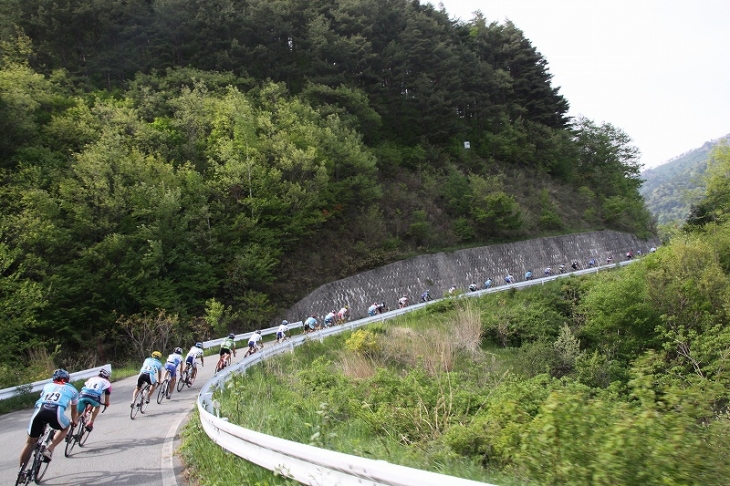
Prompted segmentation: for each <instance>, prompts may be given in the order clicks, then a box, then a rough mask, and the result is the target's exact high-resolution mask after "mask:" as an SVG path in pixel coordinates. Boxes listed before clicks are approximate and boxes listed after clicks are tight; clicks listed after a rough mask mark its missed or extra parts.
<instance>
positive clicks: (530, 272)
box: [525, 270, 532, 280]
mask: <svg viewBox="0 0 730 486" xmlns="http://www.w3.org/2000/svg"><path fill="white" fill-rule="evenodd" d="M525 280H532V270H528V271H527V272H525Z"/></svg>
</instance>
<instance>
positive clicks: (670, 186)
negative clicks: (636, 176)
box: [639, 135, 730, 224]
mask: <svg viewBox="0 0 730 486" xmlns="http://www.w3.org/2000/svg"><path fill="white" fill-rule="evenodd" d="M729 139H730V135H727V136H725V137H722V138H720V139H717V140H712V141H709V142H705V143H704V144H703V145H702V147H700V148H697V149H694V150H690V151H689V152H687V153H684V154H682V155H680V156H678V157H676V158H674V159H672V160H670V161H669V162H667V163H665V164H662V165H660V166H658V167H655V168H652V169H647V170H645V171H643V172H642V173H641V177H642V179H644V184H643V185H642V186H641V189H640V190H639V192H640V193H641V195H642V196H643V197H644V199H645V200H646V206H647V208H648V209H649V211H651V213H652V214H653V215H654V216H655V217H656V218H657V221H658V223H659V224H666V223H671V222H673V221H684V220H685V219H686V218H687V216H688V215H689V211H690V206H691V205H692V203H693V202H696V201H697V199H698V197H699V196H700V195H701V193H702V192H703V182H702V178H703V176H704V174H705V169H706V168H707V161H708V156H709V154H710V152H711V151H712V149H713V148H714V147H715V146H716V145H717V144H719V143H721V142H723V141H727V140H729Z"/></svg>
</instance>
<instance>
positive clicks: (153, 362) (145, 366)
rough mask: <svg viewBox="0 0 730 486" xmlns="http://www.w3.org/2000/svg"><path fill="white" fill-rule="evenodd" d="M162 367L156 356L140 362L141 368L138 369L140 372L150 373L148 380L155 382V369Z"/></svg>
mask: <svg viewBox="0 0 730 486" xmlns="http://www.w3.org/2000/svg"><path fill="white" fill-rule="evenodd" d="M161 369H162V363H160V360H159V359H157V358H147V359H146V360H144V363H142V369H141V370H139V372H140V374H145V375H150V382H151V383H153V384H154V383H156V382H157V370H161Z"/></svg>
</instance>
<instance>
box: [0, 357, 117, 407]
mask: <svg viewBox="0 0 730 486" xmlns="http://www.w3.org/2000/svg"><path fill="white" fill-rule="evenodd" d="M102 368H106V369H108V370H109V371H111V369H112V365H111V364H105V365H102V366H97V367H96V368H90V369H88V370H83V371H76V372H74V373H71V381H77V380H86V379H88V378H91V377H93V376H96V375H98V374H99V370H101V369H102ZM50 382H51V379H50V378H49V379H47V380H42V381H34V382H33V383H29V384H27V385H20V386H11V387H10V388H3V389H2V390H0V400H7V399H8V398H11V397H14V396H17V395H23V394H26V393H33V392H37V391H40V390H42V389H43V387H44V386H45V385H46V384H48V383H50Z"/></svg>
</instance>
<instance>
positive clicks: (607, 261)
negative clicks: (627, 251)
mask: <svg viewBox="0 0 730 486" xmlns="http://www.w3.org/2000/svg"><path fill="white" fill-rule="evenodd" d="M611 262H613V257H612V256H611V255H608V257H606V265H610V264H611Z"/></svg>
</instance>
